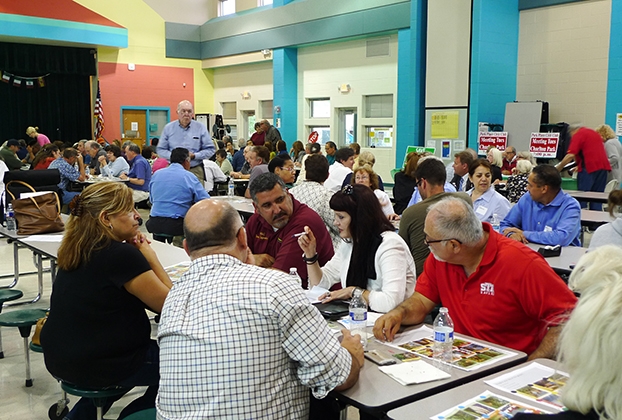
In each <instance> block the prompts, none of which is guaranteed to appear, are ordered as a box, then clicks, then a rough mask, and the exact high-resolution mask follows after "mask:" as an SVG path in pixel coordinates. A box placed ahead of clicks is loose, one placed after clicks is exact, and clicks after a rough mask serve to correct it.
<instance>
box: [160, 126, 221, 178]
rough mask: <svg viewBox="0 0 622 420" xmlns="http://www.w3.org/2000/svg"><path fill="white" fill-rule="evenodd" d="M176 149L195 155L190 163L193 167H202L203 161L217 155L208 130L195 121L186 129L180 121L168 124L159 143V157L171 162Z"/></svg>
mask: <svg viewBox="0 0 622 420" xmlns="http://www.w3.org/2000/svg"><path fill="white" fill-rule="evenodd" d="M176 147H183V148H186V149H188V151H189V152H192V153H194V159H192V160H191V161H190V166H191V167H194V166H197V165H202V164H203V159H209V158H211V157H212V155H213V154H214V153H216V148H215V147H214V142H213V141H212V138H211V137H210V135H209V133H208V132H207V128H206V127H205V126H204V125H203V124H201V123H200V122H198V121H195V120H192V121H190V124H188V126H187V127H186V128H184V127H182V126H181V124H179V120H175V121H171V122H170V123H168V124H166V126H165V127H164V130H162V136H160V142H159V143H158V147H157V153H158V156H160V157H161V158H164V159H166V160H168V161H170V160H171V151H172V150H173V149H175V148H176Z"/></svg>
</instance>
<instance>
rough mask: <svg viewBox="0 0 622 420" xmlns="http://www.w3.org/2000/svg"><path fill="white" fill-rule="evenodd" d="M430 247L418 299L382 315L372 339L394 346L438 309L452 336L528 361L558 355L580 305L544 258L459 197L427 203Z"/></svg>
mask: <svg viewBox="0 0 622 420" xmlns="http://www.w3.org/2000/svg"><path fill="white" fill-rule="evenodd" d="M424 234H425V235H426V240H425V242H426V243H427V245H428V247H429V248H430V251H431V255H430V256H428V258H427V260H426V262H425V266H424V271H423V273H422V274H421V275H420V276H419V277H418V278H417V285H416V286H415V293H414V294H413V295H412V296H411V297H410V298H408V299H406V300H405V301H404V302H403V303H402V304H400V305H399V306H398V307H397V308H395V309H393V310H392V311H390V312H389V313H387V314H385V315H383V316H382V317H380V318H379V319H378V320H377V321H376V324H375V326H374V335H375V336H376V338H378V339H380V340H388V341H391V340H393V337H394V336H395V333H396V332H397V331H398V329H399V327H400V325H413V324H418V323H421V322H422V321H423V319H424V318H425V316H426V315H427V314H428V313H429V312H430V311H431V310H432V309H433V308H434V306H436V305H437V304H439V303H441V302H442V304H443V306H445V307H446V308H448V309H449V314H450V315H451V317H452V319H453V321H454V328H455V331H456V332H457V333H461V334H466V335H469V336H472V337H475V338H479V339H482V340H486V341H490V342H493V343H496V344H500V345H502V346H506V347H511V348H513V349H516V350H520V351H524V352H525V353H527V354H529V358H530V359H535V358H538V357H544V358H552V357H554V356H555V352H556V347H557V336H558V334H559V331H560V329H561V327H560V324H561V323H562V322H563V321H564V320H565V319H566V316H567V315H568V314H569V313H570V311H571V310H572V309H573V308H574V306H575V303H576V301H577V299H576V297H575V296H574V294H573V293H572V292H571V291H570V289H568V286H566V284H565V283H564V282H563V281H562V280H561V279H560V278H559V276H557V274H555V272H554V271H553V270H552V269H551V267H550V266H549V265H548V263H547V262H546V261H545V260H544V258H543V257H542V256H541V255H540V254H538V253H536V252H534V251H532V250H531V249H529V248H528V247H526V246H525V245H523V244H520V243H518V242H516V241H513V240H511V239H508V238H506V237H504V236H503V235H500V234H498V233H496V232H495V231H494V230H493V229H492V226H491V225H490V224H488V223H481V222H480V221H479V220H478V219H477V216H476V215H475V212H474V211H473V208H472V207H471V206H469V205H468V204H467V203H465V202H464V201H463V200H461V199H459V198H446V199H444V200H441V201H439V202H438V203H436V204H434V205H432V206H431V207H430V209H429V212H428V215H427V216H426V219H425V227H424Z"/></svg>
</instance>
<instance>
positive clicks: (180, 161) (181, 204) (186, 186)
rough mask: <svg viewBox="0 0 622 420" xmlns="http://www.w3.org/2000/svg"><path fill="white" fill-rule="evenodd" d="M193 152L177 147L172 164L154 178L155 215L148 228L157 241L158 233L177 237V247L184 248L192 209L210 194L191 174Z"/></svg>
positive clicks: (151, 184) (152, 206) (152, 198)
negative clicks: (187, 221)
mask: <svg viewBox="0 0 622 420" xmlns="http://www.w3.org/2000/svg"><path fill="white" fill-rule="evenodd" d="M189 169H190V152H188V149H184V148H183V147H177V148H175V149H173V151H172V152H171V164H170V165H169V166H168V167H166V168H163V169H160V170H159V171H157V172H156V173H155V174H153V177H152V178H151V182H150V184H149V196H150V198H151V203H152V205H151V213H150V215H149V220H147V223H146V224H145V226H146V227H147V230H148V231H149V232H151V233H152V234H153V235H154V236H153V237H154V239H157V240H160V239H161V238H160V237H158V234H165V235H173V245H177V246H179V247H182V246H183V245H182V243H183V236H184V217H186V213H187V212H188V209H190V207H191V206H192V205H193V204H194V203H197V202H199V201H201V200H203V199H205V198H209V194H207V192H206V191H205V188H203V185H202V184H201V182H200V181H199V180H198V179H197V177H196V176H194V175H193V174H192V173H190V171H189Z"/></svg>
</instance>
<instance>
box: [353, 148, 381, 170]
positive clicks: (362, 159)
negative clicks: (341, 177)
mask: <svg viewBox="0 0 622 420" xmlns="http://www.w3.org/2000/svg"><path fill="white" fill-rule="evenodd" d="M375 163H376V157H375V156H374V154H373V153H372V152H368V151H364V152H361V153H360V154H359V157H358V158H357V160H356V162H354V167H353V169H355V170H356V169H357V168H359V167H363V166H365V165H368V166H369V167H370V168H373V167H374V164H375Z"/></svg>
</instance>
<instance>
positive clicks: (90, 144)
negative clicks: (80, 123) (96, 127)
mask: <svg viewBox="0 0 622 420" xmlns="http://www.w3.org/2000/svg"><path fill="white" fill-rule="evenodd" d="M84 146H85V147H88V148H93V149H95V150H99V149H101V146H100V145H99V143H97V142H96V141H95V140H89V141H87V142H86V143H85V144H84Z"/></svg>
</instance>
